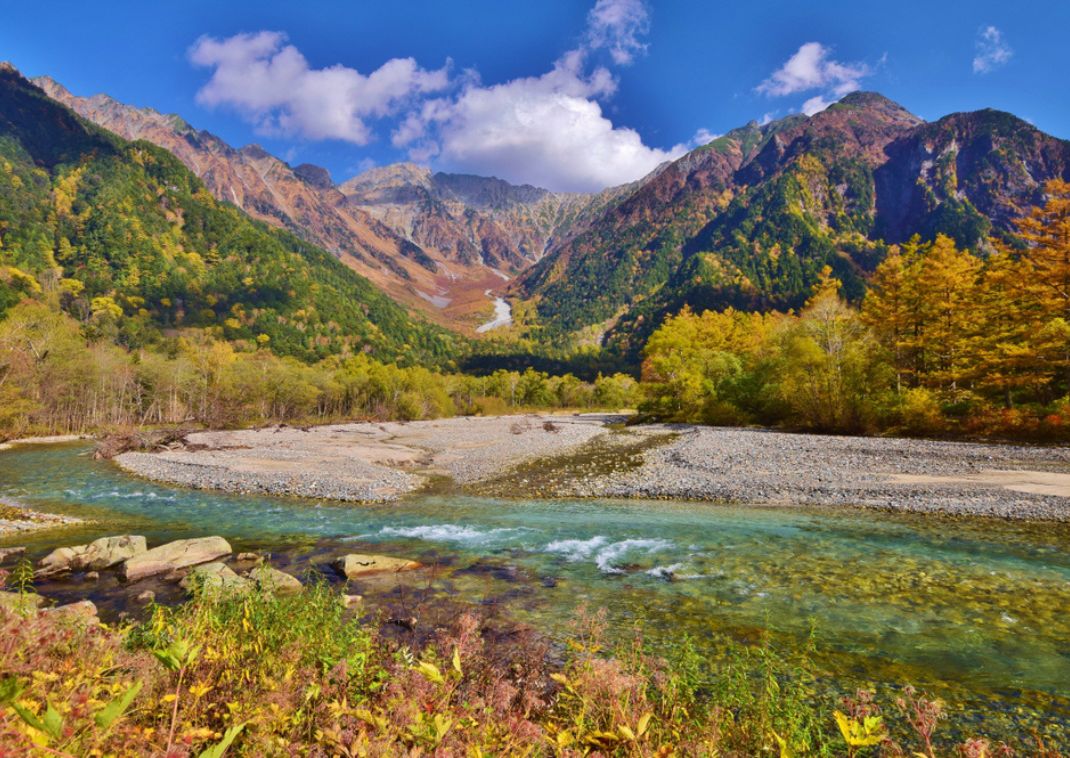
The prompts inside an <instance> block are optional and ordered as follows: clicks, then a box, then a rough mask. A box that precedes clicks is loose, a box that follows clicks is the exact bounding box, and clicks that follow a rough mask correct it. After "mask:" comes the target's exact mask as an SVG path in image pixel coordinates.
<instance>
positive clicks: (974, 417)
mask: <svg viewBox="0 0 1070 758" xmlns="http://www.w3.org/2000/svg"><path fill="white" fill-rule="evenodd" d="M1047 190H1048V194H1049V197H1050V199H1049V200H1048V202H1047V204H1046V205H1045V206H1044V207H1043V208H1039V209H1035V210H1034V211H1033V212H1032V213H1031V214H1030V215H1028V216H1025V217H1024V218H1022V219H1020V220H1019V221H1018V230H1019V234H1020V238H1021V240H1022V244H1021V245H1020V246H1012V245H1010V244H1007V243H1002V242H998V243H997V242H995V241H993V245H994V249H993V250H991V251H988V252H987V254H985V255H977V254H975V252H972V251H969V250H962V249H959V248H958V247H956V245H955V243H954V242H953V241H952V240H951V239H950V238H948V237H944V236H938V237H936V239H935V240H933V241H932V242H928V243H922V242H920V241H919V240H917V239H914V240H912V241H910V242H908V243H906V244H904V245H902V246H900V247H894V248H892V250H891V252H890V254H889V255H888V257H887V258H886V259H885V260H884V261H883V262H882V263H881V264H880V265H879V266H878V267H877V269H876V271H875V273H874V274H873V277H872V280H871V282H870V289H869V291H868V293H867V294H866V296H865V298H864V299H863V300H862V302H861V303H860V305H859V306H858V307H855V306H853V305H850V304H848V303H847V302H846V301H844V300H843V299H842V297H841V295H840V292H839V282H838V281H836V280H835V279H832V278H831V277H830V275H829V272H828V271H826V274H825V276H824V277H823V278H822V280H821V282H820V283H819V284H818V286H817V287H816V288H815V292H814V294H813V295H812V297H811V298H810V300H809V301H808V302H807V304H806V306H805V307H804V308H802V309H801V310H800V311H799V312H798V313H792V312H788V313H780V312H766V313H745V312H740V311H735V310H732V309H727V310H724V311H707V312H705V313H703V314H701V315H698V314H695V313H692V312H690V311H688V310H685V311H683V312H682V313H680V314H678V315H676V316H674V317H670V318H669V319H667V320H666V321H665V323H664V324H663V325H662V326H661V327H660V328H659V329H658V330H657V331H656V332H655V333H654V334H653V336H652V337H651V339H650V341H649V342H648V343H647V346H646V349H645V361H644V365H643V381H644V385H645V388H646V391H647V400H646V403H645V404H644V410H646V411H648V412H649V413H652V414H654V415H656V416H658V417H661V418H667V419H673V420H677V421H693V422H699V423H714V424H738V423H761V424H769V425H780V426H786V427H791V428H800V429H810V430H817V431H832V432H875V431H893V432H905V433H910V434H925V435H940V434H962V435H999V436H1011V437H1023V438H1032V439H1052V440H1065V439H1068V438H1070V400H1068V396H1067V393H1068V392H1070V184H1067V183H1065V182H1052V183H1050V184H1049V185H1048V188H1047Z"/></svg>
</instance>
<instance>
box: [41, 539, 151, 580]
mask: <svg viewBox="0 0 1070 758" xmlns="http://www.w3.org/2000/svg"><path fill="white" fill-rule="evenodd" d="M146 550H148V545H147V543H146V542H145V538H144V537H141V536H138V535H131V534H124V535H122V536H118V537H101V538H100V539H99V540H94V541H93V542H90V543H89V544H88V545H74V546H73V547H61V548H56V549H55V550H53V551H52V552H51V553H49V554H48V555H46V556H45V557H44V558H42V559H41V560H40V561H39V562H38V564H37V565H38V573H39V574H40V575H42V576H52V575H54V574H61V573H64V572H67V571H100V570H101V569H106V568H110V567H112V566H115V565H117V564H119V563H122V562H123V561H125V560H127V559H128V558H131V557H133V556H135V555H138V554H139V553H144V552H145V551H146Z"/></svg>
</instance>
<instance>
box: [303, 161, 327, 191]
mask: <svg viewBox="0 0 1070 758" xmlns="http://www.w3.org/2000/svg"><path fill="white" fill-rule="evenodd" d="M294 173H295V174H297V176H299V177H300V178H301V179H303V180H304V181H305V182H307V183H308V184H311V185H312V186H313V187H317V188H319V189H330V188H331V187H333V186H334V181H332V180H331V172H330V171H328V170H327V169H325V168H324V167H323V166H317V165H315V164H314V163H302V164H301V165H300V166H298V167H296V168H295V169H294Z"/></svg>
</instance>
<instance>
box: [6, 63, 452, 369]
mask: <svg viewBox="0 0 1070 758" xmlns="http://www.w3.org/2000/svg"><path fill="white" fill-rule="evenodd" d="M0 264H2V267H3V274H2V275H0V306H6V305H9V304H10V303H11V302H12V301H14V300H15V299H17V298H18V297H20V296H22V295H27V294H29V295H36V296H40V297H45V298H49V299H54V300H56V301H58V302H60V303H62V305H63V307H64V308H65V309H66V310H68V312H71V313H72V314H74V315H76V316H78V317H80V318H81V319H82V320H83V321H85V322H86V323H87V324H89V325H90V326H92V327H93V328H96V329H99V330H100V331H102V332H105V333H111V332H114V335H113V336H114V337H115V338H116V339H118V340H119V341H121V342H124V343H126V344H128V345H132V346H136V345H138V344H143V343H144V342H146V341H151V340H153V339H159V337H160V335H161V334H164V333H169V330H175V329H181V328H183V327H204V328H209V329H212V330H214V331H216V332H218V333H219V334H220V335H221V336H224V337H226V338H229V339H235V340H247V341H249V342H256V341H258V342H259V343H261V344H268V345H270V347H271V348H272V349H273V350H275V351H276V352H278V353H280V354H283V355H293V356H296V357H299V358H302V359H306V360H312V359H316V358H321V357H324V356H326V355H332V354H339V353H346V352H371V353H372V354H374V355H376V356H379V357H381V358H384V359H389V360H393V359H400V360H404V361H408V362H413V361H421V360H425V361H432V362H437V361H441V360H443V359H446V358H447V357H448V356H450V355H452V354H454V353H455V352H456V351H457V349H458V344H457V341H456V340H455V339H454V338H453V337H451V336H450V335H448V334H446V333H444V332H442V330H440V329H438V328H436V327H432V326H430V325H427V324H423V323H420V322H418V321H414V320H413V319H411V318H410V317H409V315H408V314H407V313H406V312H405V310H404V309H403V308H401V307H400V306H398V305H397V304H396V303H394V302H393V301H391V300H390V299H389V298H388V297H386V296H385V295H384V294H382V293H381V292H380V291H379V290H377V289H376V288H375V287H374V286H373V285H372V284H371V283H370V282H369V281H368V280H367V279H365V278H363V277H361V276H358V275H357V274H356V273H354V272H353V271H351V270H350V269H348V268H346V267H345V266H343V265H341V264H340V263H339V262H338V261H337V260H336V259H335V258H334V257H333V256H331V255H330V254H328V253H326V252H325V251H323V250H321V249H319V248H316V247H314V246H312V245H310V244H308V243H307V242H303V241H301V240H299V239H297V238H296V237H294V236H293V235H292V234H289V233H286V232H283V231H279V230H276V229H271V228H269V227H265V226H263V225H261V224H258V223H255V222H253V221H251V220H250V219H249V218H248V217H246V216H245V215H244V214H243V213H241V212H240V211H238V210H236V209H234V208H232V207H227V206H224V205H222V204H220V203H219V202H218V201H216V200H215V199H214V198H213V197H212V196H211V195H210V194H209V193H208V192H207V191H206V189H205V187H204V185H203V184H202V183H201V181H200V180H199V179H198V178H197V177H195V176H194V175H193V174H192V173H191V172H190V171H189V170H188V169H187V168H186V167H185V166H183V165H182V163H180V162H179V161H178V160H177V159H176V158H175V157H174V156H173V155H172V154H171V153H169V152H168V151H166V150H163V149H160V148H158V147H156V146H154V145H152V144H150V143H148V142H144V141H139V142H128V141H126V140H124V139H122V138H120V137H118V136H116V135H114V134H112V133H110V132H108V131H106V130H104V129H101V128H100V127H97V126H95V125H93V124H91V123H89V122H88V121H85V120H83V119H82V118H80V117H78V116H77V115H75V114H74V113H73V112H71V111H70V110H68V109H67V108H66V107H64V106H62V105H60V104H58V103H57V102H56V101H54V100H52V99H50V98H49V97H47V96H46V95H45V93H44V92H43V91H42V90H41V89H39V88H38V87H36V86H34V85H33V84H31V83H30V82H28V81H27V80H26V79H24V78H23V77H22V76H21V75H20V74H19V73H18V72H17V71H15V70H14V69H13V68H12V67H10V66H6V65H5V66H3V67H0Z"/></svg>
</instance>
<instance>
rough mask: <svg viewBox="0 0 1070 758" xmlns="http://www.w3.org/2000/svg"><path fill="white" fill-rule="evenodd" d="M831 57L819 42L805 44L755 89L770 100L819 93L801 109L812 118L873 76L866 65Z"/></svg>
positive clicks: (830, 51)
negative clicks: (799, 94)
mask: <svg viewBox="0 0 1070 758" xmlns="http://www.w3.org/2000/svg"><path fill="white" fill-rule="evenodd" d="M831 56H832V50H831V48H829V47H826V46H825V45H822V44H821V43H820V42H807V43H805V44H803V45H802V46H800V47H799V49H798V50H797V51H796V52H795V54H794V55H792V56H791V57H790V58H788V60H787V61H786V62H785V63H784V65H783V66H781V67H780V68H778V69H777V70H776V71H774V72H773V73H772V75H771V76H770V77H769V78H768V79H766V80H765V81H763V82H762V83H761V84H759V85H758V86H757V87H756V89H757V91H758V92H760V93H762V94H764V95H769V96H770V97H783V96H785V95H795V94H798V93H800V92H812V91H814V90H821V92H820V93H818V94H816V95H813V96H812V97H810V98H809V99H808V100H806V102H804V103H803V105H802V108H801V110H802V112H803V113H805V114H806V115H808V116H812V115H813V114H814V113H818V112H820V111H823V110H824V109H825V108H827V107H829V105H831V104H832V103H833V102H835V101H836V100H838V99H840V98H841V97H843V96H844V95H846V94H848V93H849V92H854V91H855V90H857V89H859V88H860V87H861V86H862V85H861V82H862V79H864V78H866V77H867V76H870V75H871V74H872V73H873V70H872V69H871V68H870V67H869V66H868V65H867V64H865V63H861V62H859V63H842V62H840V61H837V60H833V59H832V57H831ZM882 60H883V59H882Z"/></svg>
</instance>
